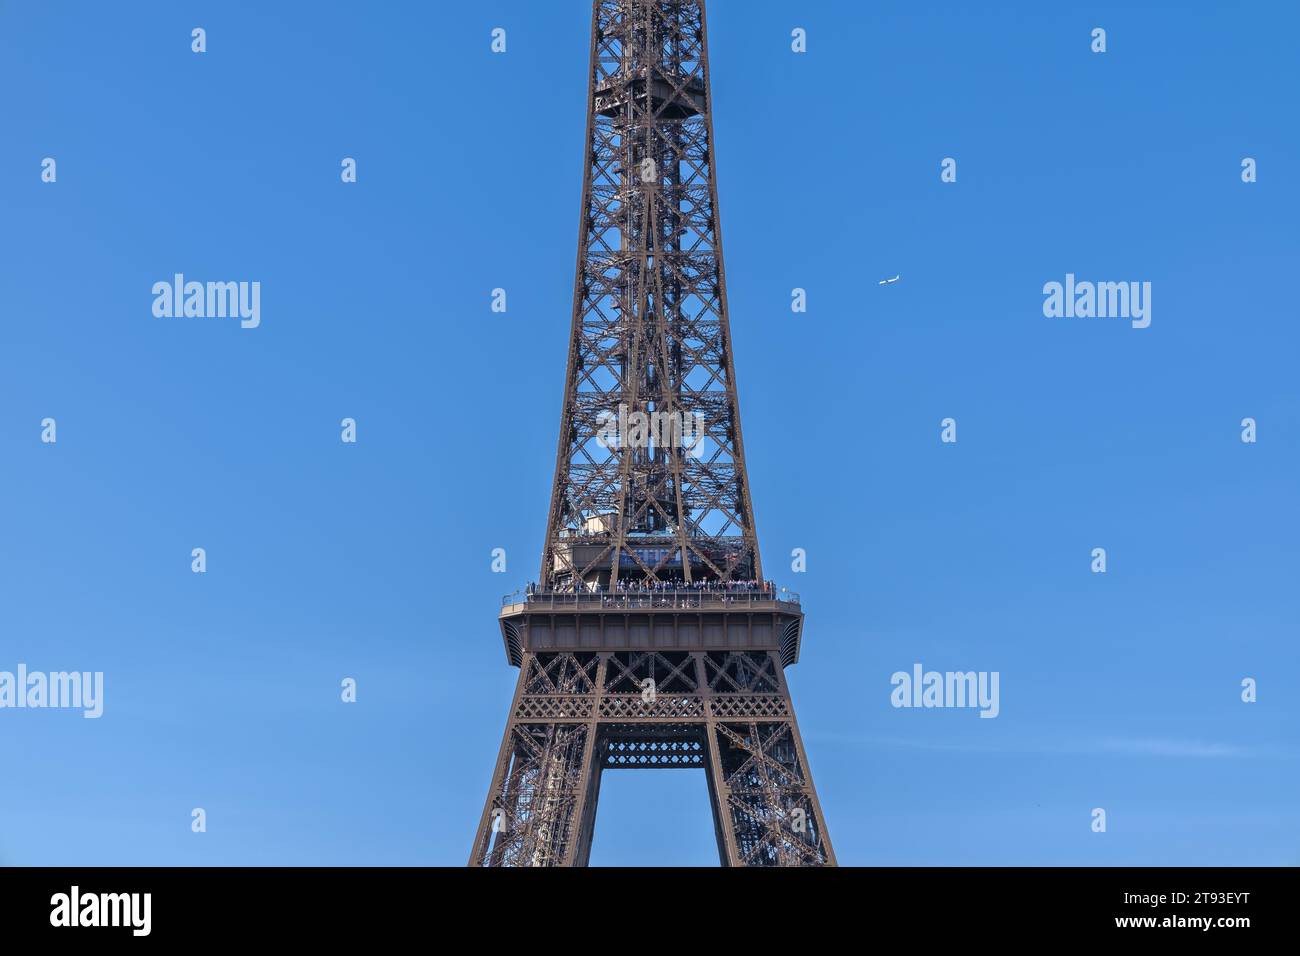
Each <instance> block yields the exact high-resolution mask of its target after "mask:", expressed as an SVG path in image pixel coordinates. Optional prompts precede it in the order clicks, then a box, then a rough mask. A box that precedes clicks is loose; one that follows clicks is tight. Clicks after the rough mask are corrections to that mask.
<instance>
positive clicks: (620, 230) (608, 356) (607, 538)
mask: <svg viewBox="0 0 1300 956" xmlns="http://www.w3.org/2000/svg"><path fill="white" fill-rule="evenodd" d="M593 20H594V23H593V40H592V60H591V92H590V100H589V104H588V106H589V112H588V124H587V157H588V161H589V163H588V169H587V171H586V177H585V181H584V188H583V198H582V208H583V213H582V227H581V229H580V236H579V250H578V267H577V277H576V282H575V288H574V310H573V326H572V333H571V343H570V355H569V363H568V372H567V376H566V384H565V395H564V404H563V411H562V414H561V423H560V438H559V448H558V452H557V461H556V473H555V482H554V487H553V491H552V500H551V512H550V517H549V521H548V528H547V538H546V546H545V550H544V552H543V558H542V571H541V580H542V582H543V584H544V585H546V586H561V587H563V586H569V585H573V584H574V583H575V582H576V581H583V582H592V581H595V580H597V579H598V577H599V579H600V580H601V581H602V583H609V581H610V580H611V579H617V578H619V577H622V578H625V579H626V578H629V577H632V578H638V579H649V580H654V579H659V578H662V577H664V576H667V575H669V574H670V573H671V574H672V575H674V576H682V577H684V578H686V579H687V580H691V579H694V578H700V577H704V578H715V579H722V580H729V579H746V578H756V577H760V576H761V568H760V560H759V554H758V543H757V535H756V532H755V528H754V521H753V511H752V507H751V504H750V495H749V485H748V480H747V477H746V473H745V459H744V450H743V443H742V440H741V429H740V415H739V410H738V407H737V398H736V384H735V377H734V371H733V363H732V357H731V342H730V331H729V326H728V320H727V309H726V281H725V272H724V268H723V259H722V244H721V234H720V231H719V222H718V209H717V192H716V188H715V183H714V179H713V161H712V147H711V139H712V120H711V117H710V112H709V80H708V56H707V49H706V42H705V24H704V10H703V4H702V3H701V2H699V0H597V2H596V3H595V4H594V17H593ZM621 411H623V412H626V414H627V415H628V416H629V421H635V420H634V419H631V416H632V415H633V413H636V412H640V413H644V414H645V415H646V416H647V417H650V416H654V415H658V416H659V418H658V419H657V421H658V422H659V423H660V424H661V425H662V426H663V427H660V428H658V432H659V434H658V435H657V436H656V435H655V434H654V429H652V430H651V433H650V435H649V436H643V440H642V441H640V442H638V440H637V439H638V436H637V434H636V432H635V430H634V428H635V426H633V427H632V428H630V429H626V430H621V431H620V432H619V433H618V440H617V442H613V443H611V442H610V441H609V440H608V437H609V434H610V432H609V429H610V421H611V419H610V416H619V415H620V412H621ZM665 416H666V417H665ZM652 420H654V419H652ZM673 423H678V424H680V425H681V426H683V428H682V430H680V431H674V430H673V428H674V427H677V426H676V425H675V424H673ZM670 426H671V427H670ZM697 427H698V434H692V433H693V432H694V431H695V429H696V428H697ZM602 430H603V433H604V434H605V436H606V440H605V441H604V443H603V444H602V440H601V435H602ZM692 442H693V444H692ZM688 446H691V447H688ZM583 546H587V547H583ZM682 555H686V558H685V560H683V558H682Z"/></svg>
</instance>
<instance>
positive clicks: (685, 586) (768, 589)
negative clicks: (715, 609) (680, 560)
mask: <svg viewBox="0 0 1300 956" xmlns="http://www.w3.org/2000/svg"><path fill="white" fill-rule="evenodd" d="M552 591H553V593H555V594H573V593H574V587H573V585H572V584H571V583H565V584H557V585H556V586H555V588H553V589H552ZM665 591H688V592H702V593H707V594H736V593H741V592H743V593H749V592H757V593H761V594H771V593H774V592H775V591H776V585H775V584H774V583H772V582H771V581H758V580H752V579H751V580H746V581H716V580H711V579H710V580H695V581H686V580H685V579H683V578H666V579H663V580H659V581H648V580H646V579H644V578H619V579H618V583H617V584H616V585H615V586H614V587H613V588H609V587H606V586H602V585H597V586H595V587H583V588H582V589H581V593H583V594H657V593H661V592H665ZM528 593H529V594H536V593H538V589H537V585H536V584H530V585H528Z"/></svg>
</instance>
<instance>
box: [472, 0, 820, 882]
mask: <svg viewBox="0 0 1300 956" xmlns="http://www.w3.org/2000/svg"><path fill="white" fill-rule="evenodd" d="M704 6H705V5H704V2H703V0H595V2H594V3H593V5H592V26H591V61H590V62H591V68H590V72H589V85H588V90H587V140H586V145H587V148H586V154H585V155H586V160H587V162H586V169H585V170H584V175H583V185H582V211H581V223H580V227H579V231H578V263H577V275H576V277H575V280H574V291H573V323H572V331H571V335H570V346H569V358H568V369H567V371H566V373H565V386H564V403H563V407H562V409H561V413H560V434H559V444H558V448H557V451H556V462H555V481H554V485H553V487H552V492H551V507H550V514H549V517H548V520H547V528H546V541H545V545H544V547H543V550H542V564H541V572H540V575H539V578H538V582H537V583H536V584H535V585H530V586H529V587H528V588H527V590H526V591H525V592H523V593H521V594H516V595H512V596H508V597H507V598H506V599H505V600H504V601H503V606H502V609H501V614H500V625H501V634H502V638H503V640H504V644H505V652H506V658H507V659H508V660H509V662H510V663H511V664H512V665H514V666H516V667H518V668H519V682H518V685H517V686H516V689H515V695H514V699H513V701H512V702H511V704H510V713H509V717H508V720H507V724H506V730H505V735H504V738H503V740H502V742H501V750H500V753H499V755H498V758H497V763H496V769H495V772H494V773H493V776H492V783H491V787H490V789H489V791H488V796H487V801H486V804H485V806H484V808H483V816H482V819H481V820H480V822H479V828H478V833H477V836H476V838H475V840H474V848H473V850H472V851H471V854H470V865H471V866H585V865H586V864H587V860H588V857H589V855H590V851H591V841H592V834H593V831H594V829H595V820H596V802H597V799H598V797H599V794H600V779H601V775H602V774H603V773H604V772H605V771H606V770H624V769H636V770H648V769H658V768H669V769H671V768H680V767H687V768H690V767H698V768H703V769H704V770H705V771H706V777H707V779H708V786H709V798H710V802H711V804H712V809H713V822H714V830H715V832H716V835H717V841H718V855H719V857H720V859H721V862H722V864H723V865H724V866H833V865H834V864H835V854H834V851H833V850H832V849H831V844H830V839H829V837H828V836H827V833H826V823H825V820H824V818H823V816H822V811H821V806H820V804H819V802H818V799H817V793H816V790H815V789H814V788H813V781H812V774H811V772H810V770H809V767H808V757H807V754H806V753H805V752H804V747H803V741H802V740H801V738H800V736H799V728H798V725H797V723H796V721H795V715H794V707H793V704H792V703H791V700H790V692H789V689H788V687H787V685H786V681H785V674H784V669H785V668H786V667H788V666H789V665H791V664H793V663H795V662H796V661H797V660H798V658H799V647H800V639H801V637H802V632H803V611H802V609H801V606H800V602H799V597H798V595H796V594H793V593H791V592H789V591H786V590H785V589H784V588H777V587H776V586H775V585H773V584H770V583H768V582H766V581H764V579H763V572H762V564H761V561H760V556H759V550H758V536H757V532H756V530H755V527H754V511H753V507H752V505H751V503H750V492H749V481H748V478H747V476H746V473H745V453H744V443H743V441H742V440H741V430H740V409H739V404H738V402H737V398H736V376H735V365H734V363H733V361H732V354H731V331H730V326H729V324H728V320H727V286H726V272H725V270H724V268H723V261H722V230H721V226H720V223H719V219H718V193H717V182H716V180H715V176H714V171H715V165H714V164H715V159H714V156H715V154H714V148H713V115H712V104H711V98H710V93H709V60H708V41H707V35H706V32H705V10H704ZM633 862H634V861H633Z"/></svg>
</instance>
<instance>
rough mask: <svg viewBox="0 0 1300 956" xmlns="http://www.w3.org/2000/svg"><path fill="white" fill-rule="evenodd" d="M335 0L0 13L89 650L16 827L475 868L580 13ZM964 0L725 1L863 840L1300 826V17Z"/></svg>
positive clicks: (1273, 831) (47, 475) (543, 389)
mask: <svg viewBox="0 0 1300 956" xmlns="http://www.w3.org/2000/svg"><path fill="white" fill-rule="evenodd" d="M333 6H337V5H316V4H306V3H298V4H267V3H253V2H242V3H190V4H184V5H178V4H174V3H164V2H151V3H134V4H129V5H125V6H123V5H120V4H113V5H105V4H98V3H80V4H73V3H58V4H53V3H36V2H16V0H7V2H4V3H3V4H0V302H3V314H2V315H0V509H2V511H0V670H13V669H15V668H16V666H17V665H18V664H19V663H20V662H22V663H25V664H26V665H27V666H28V667H29V668H31V669H34V670H37V669H39V670H70V669H76V670H90V671H96V670H101V671H103V672H104V673H105V681H106V691H105V696H106V700H105V713H104V716H103V717H102V718H101V719H99V720H83V719H82V718H81V717H80V716H79V714H78V713H75V712H69V711H56V710H45V711H33V710H23V711H17V710H2V711H0V767H3V768H5V769H4V771H3V773H2V774H0V778H2V779H3V780H4V783H3V785H0V863H16V864H153V863H157V864H237V863H252V864H272V863H285V864H326V863H329V864H348V863H362V864H455V865H460V864H463V863H464V861H465V859H466V858H467V855H468V851H469V847H470V843H471V839H472V835H473V830H474V827H475V825H476V823H477V821H478V817H479V813H480V812H481V809H482V801H483V798H484V794H485V790H486V787H487V783H488V779H489V775H490V773H491V769H492V763H493V761H494V759H495V756H496V752H497V747H498V744H499V741H500V734H501V731H502V727H503V725H504V721H505V717H506V709H507V705H508V702H509V696H510V693H511V690H512V688H513V685H514V681H515V678H516V672H515V671H514V670H513V669H512V668H510V667H508V666H507V664H506V662H505V659H504V655H503V652H502V649H501V639H500V636H499V632H498V629H497V624H496V620H495V616H496V613H497V610H498V607H499V599H500V596H501V595H502V594H504V593H506V592H508V591H511V590H513V589H514V588H516V587H518V586H520V585H522V584H523V583H524V582H526V581H528V580H531V579H533V578H534V577H535V576H536V573H537V560H538V555H539V553H540V548H541V538H542V532H543V522H544V516H545V510H546V505H547V494H548V490H549V486H550V480H551V467H552V463H553V460H554V448H555V431H556V425H557V414H558V403H559V399H560V390H561V385H562V377H563V363H564V357H565V353H566V336H567V333H568V323H569V315H570V307H571V302H570V296H571V290H572V281H573V262H574V241H575V229H576V221H577V211H578V210H577V206H578V200H579V189H580V185H581V177H582V135H583V123H584V103H583V100H584V96H585V93H586V70H587V64H586V56H587V46H588V34H587V31H588V26H589V20H590V6H589V4H587V3H585V2H581V0H565V2H554V3H545V4H540V3H526V2H522V0H519V2H484V3H475V4H443V3H438V4H414V3H410V4H400V5H398V4H391V5H390V4H356V5H348V6H347V7H346V8H339V9H332V8H331V7H333ZM975 6H976V5H972V4H964V3H948V4H942V5H936V4H920V3H903V2H899V3H870V4H866V3H856V2H854V3H849V2H843V3H832V2H825V3H817V4H803V3H794V2H775V0H772V2H752V0H747V2H744V3H741V2H739V0H714V2H713V3H712V4H711V8H712V9H711V11H710V14H711V16H710V39H711V41H712V44H711V51H710V53H711V60H712V67H713V86H714V90H713V91H714V102H715V115H716V121H715V122H716V138H717V142H716V150H717V165H718V171H719V174H720V194H721V196H720V198H721V210H722V216H723V226H724V233H725V248H726V256H727V267H728V270H727V271H728V278H729V283H730V286H729V291H730V299H731V308H732V312H731V322H732V329H733V332H734V338H735V353H736V362H737V376H738V382H739V387H740V397H741V407H742V412H743V419H744V425H745V438H746V446H747V453H748V458H749V474H750V479H751V482H752V487H753V496H754V503H755V508H756V511H757V522H758V529H759V537H760V542H761V544H762V546H763V552H764V558H765V562H766V570H767V572H768V574H769V575H770V576H772V577H775V578H777V579H778V580H779V581H780V582H781V583H783V584H786V585H788V586H791V587H794V588H795V589H797V590H798V591H800V592H801V593H802V595H803V598H804V604H805V610H806V613H807V626H806V630H805V638H804V645H803V659H802V661H801V662H800V663H799V664H798V665H797V666H795V667H793V668H791V669H790V671H789V672H788V674H789V677H790V681H791V684H792V688H793V692H794V696H795V701H796V704H797V706H798V713H799V717H800V722H801V727H802V730H803V733H804V738H805V743H806V745H807V748H808V751H809V754H810V756H811V761H812V769H813V771H814V774H815V778H816V783H817V786H818V789H819V791H820V794H821V799H822V803H823V807H824V809H825V812H826V816H827V822H828V825H829V830H830V835H831V837H832V839H833V841H834V844H835V848H836V851H837V853H838V856H839V859H840V861H841V862H842V863H856V864H1065V863H1077V864H1148V863H1149V864H1296V863H1300V799H1298V797H1300V763H1298V753H1297V749H1298V745H1297V739H1296V738H1297V727H1300V719H1298V718H1300V705H1298V704H1297V702H1296V696H1295V691H1296V688H1297V686H1300V655H1298V653H1297V641H1296V638H1297V619H1298V614H1297V612H1298V611H1300V587H1297V583H1296V581H1297V540H1298V537H1300V508H1298V507H1297V500H1298V499H1297V474H1298V470H1300V469H1298V466H1300V453H1298V452H1297V449H1298V448H1300V414H1298V411H1300V409H1298V403H1297V381H1298V379H1297V375H1296V355H1297V345H1298V344H1300V335H1297V332H1296V322H1297V319H1298V318H1300V316H1298V315H1297V303H1296V297H1295V276H1296V267H1297V261H1298V254H1300V233H1298V232H1297V229H1296V223H1297V221H1298V216H1297V212H1298V211H1300V203H1298V202H1297V200H1298V199H1300V193H1298V186H1297V183H1298V182H1300V172H1298V170H1300V166H1298V163H1300V134H1298V133H1297V125H1296V123H1295V119H1294V116H1295V113H1294V107H1295V103H1294V97H1295V92H1296V90H1297V89H1300V82H1298V81H1300V75H1298V74H1300V66H1298V65H1297V64H1298V62H1300V61H1298V60H1297V57H1296V52H1295V36H1296V33H1297V28H1298V27H1300V15H1297V12H1296V7H1295V5H1294V4H1290V3H1280V2H1279V3H1274V4H1266V3H1248V4H1240V5H1232V6H1229V5H1218V4H1208V3H1207V4H1181V3H1178V4H1176V3H1122V4H1086V5H1085V4H1040V3H1029V2H1026V3H1021V4H993V5H991V6H992V7H993V8H992V9H986V10H981V11H977V10H975V9H974V7H975ZM980 6H983V5H980ZM1220 6H1222V7H1223V9H1216V10H1214V11H1211V9H1210V8H1211V7H1215V8H1218V7H1220ZM1048 7H1050V8H1051V10H1050V11H1049V10H1048V9H1046V8H1048ZM1067 7H1072V8H1073V10H1067V9H1065V8H1067ZM1189 7H1190V8H1192V9H1189ZM195 26H202V27H205V28H206V30H207V37H208V52H207V53H205V54H203V55H196V54H193V53H191V51H190V30H191V28H192V27H195ZM497 26H500V27H504V28H505V29H506V30H507V43H508V52H507V53H506V54H505V55H493V54H492V53H490V51H489V39H490V38H489V32H490V30H491V29H492V28H493V27H497ZM796 26H800V27H804V28H805V29H807V31H808V52H807V53H806V54H804V55H795V54H793V53H792V52H791V51H790V46H789V44H790V31H791V29H792V28H794V27H796ZM1096 26H1101V27H1104V28H1105V29H1106V30H1107V33H1108V36H1107V44H1108V51H1107V52H1106V53H1105V54H1101V55H1098V54H1093V53H1091V52H1090V50H1089V44H1090V36H1089V34H1090V31H1091V30H1092V28H1093V27H1096ZM47 156H50V157H54V158H55V159H56V160H57V162H58V181H57V182H56V183H54V184H43V183H42V182H41V181H40V162H41V160H42V159H43V158H44V157H47ZM345 156H350V157H354V158H356V160H357V162H358V174H359V181H358V182H357V183H356V184H355V185H344V184H342V183H341V182H340V179H339V169H340V166H339V164H340V160H341V159H342V158H343V157H345ZM1246 156H1249V157H1254V158H1255V159H1256V160H1257V162H1258V178H1259V181H1258V182H1257V183H1254V184H1250V185H1247V184H1243V183H1242V182H1241V179H1240V163H1241V160H1242V158H1243V157H1246ZM944 157H953V158H955V159H956V160H957V161H958V181H957V182H956V183H955V184H943V183H941V182H940V180H939V164H940V161H941V160H942V159H943V158H944ZM176 272H183V273H185V274H186V275H187V276H189V277H191V278H197V279H201V280H208V279H212V280H241V279H242V280H250V281H251V280H257V281H260V282H261V283H262V303H261V308H262V321H261V326H260V328H257V329H252V330H242V329H240V328H239V327H238V326H237V324H235V323H233V322H231V321H228V320H225V321H223V320H205V319H156V318H154V317H153V315H152V313H151V304H152V296H151V293H150V287H151V286H152V284H153V283H154V282H156V281H159V280H167V279H169V278H170V277H171V276H172V275H173V273H176ZM1067 272H1073V273H1075V274H1076V275H1078V276H1079V277H1080V278H1081V279H1086V278H1091V279H1096V280H1116V281H1118V280H1139V281H1150V282H1151V283H1152V285H1153V296H1152V297H1153V302H1152V305H1153V314H1152V320H1153V321H1152V324H1151V327H1150V328H1148V329H1145V330H1135V329H1132V328H1130V327H1129V325H1128V323H1127V322H1124V321H1121V320H1103V319H1063V318H1062V319H1048V318H1045V317H1044V316H1043V313H1042V302H1043V295H1042V291H1041V290H1042V286H1043V284H1044V283H1045V282H1049V281H1053V280H1055V281H1061V280H1063V278H1064V276H1065V274H1066V273H1067ZM895 273H901V274H902V277H903V278H902V280H901V281H900V282H898V283H896V284H894V285H890V286H884V287H881V286H878V285H877V280H878V279H880V278H883V277H885V276H889V275H893V274H895ZM494 287H504V288H505V289H506V290H507V292H508V312H507V313H506V314H504V315H500V314H494V313H492V312H491V311H490V310H489V300H490V292H491V290H492V289H493V288H494ZM794 287H802V288H805V289H807V290H808V303H809V307H808V312H807V313H806V314H801V315H796V314H792V312H791V311H790V305H789V304H790V290H791V289H792V288H794ZM47 416H50V417H54V418H56V419H57V422H58V442H57V444H56V445H46V444H42V443H41V442H40V421H41V419H42V418H45V417H47ZM346 416H351V417H354V418H355V419H356V420H357V422H358V428H359V440H358V443H357V444H356V445H344V444H343V443H341V442H340V440H339V422H340V420H341V419H342V418H344V417H346ZM949 416H951V417H953V418H955V419H956V420H957V422H958V429H959V431H958V438H959V440H958V443H957V444H956V445H943V444H941V443H940V441H939V422H940V420H941V419H942V418H945V417H949ZM1247 416H1250V417H1254V418H1255V419H1256V420H1257V422H1258V435H1259V440H1258V442H1257V443H1256V444H1253V445H1248V444H1243V443H1242V442H1241V441H1240V438H1239V435H1240V431H1241V428H1240V425H1239V422H1240V421H1241V419H1242V418H1243V417H1247ZM195 547H204V548H206V549H207V554H208V571H207V573H206V574H204V575H196V574H193V573H191V571H190V560H191V559H190V551H191V549H192V548H195ZM497 547H502V548H505V549H506V551H507V555H508V562H509V564H508V568H509V570H508V572H507V573H506V574H494V573H492V572H491V570H490V557H491V551H492V549H493V548H497ZM796 547H802V548H804V549H806V551H807V554H808V570H807V573H805V574H800V575H796V574H792V573H791V572H790V571H789V560H790V559H789V555H790V552H791V549H793V548H796ZM1095 547H1104V548H1106V549H1107V552H1108V571H1107V573H1106V574H1104V575H1099V574H1092V573H1090V571H1089V563H1090V552H1091V550H1092V549H1093V548H1095ZM915 662H921V663H923V664H924V665H925V667H927V668H932V669H938V670H988V671H993V670H996V671H999V672H1000V674H1001V714H1000V716H999V717H998V718H997V719H995V720H981V719H978V718H977V717H976V715H975V713H974V712H973V711H969V710H965V711H962V710H896V709H894V708H892V707H891V706H890V703H889V693H890V690H891V687H890V684H889V677H890V675H891V674H892V673H893V672H894V671H896V670H907V669H910V667H911V666H912V664H913V663H915ZM345 676H352V677H355V678H356V679H357V681H358V685H359V690H358V696H359V700H358V703H356V704H355V705H344V704H342V703H341V702H340V701H339V682H340V680H341V679H342V678H343V677H345ZM1247 676H1249V677H1254V678H1256V679H1257V680H1258V686H1259V701H1258V702H1257V703H1255V704H1244V703H1242V702H1241V701H1240V699H1239V694H1240V682H1241V680H1242V678H1243V677H1247ZM602 797H603V801H602V807H601V812H600V816H599V818H598V823H597V830H596V837H595V847H594V851H593V862H598V863H631V864H635V863H668V862H678V863H699V864H709V863H713V862H716V851H715V849H714V845H713V842H712V825H711V822H710V820H709V815H708V808H707V799H706V793H705V787H704V780H703V777H702V776H701V775H700V774H699V772H695V771H691V772H686V771H681V772H676V773H675V774H674V773H660V774H654V773H642V774H639V775H638V774H635V773H633V772H630V771H625V772H623V773H621V774H620V773H612V774H608V775H606V779H605V782H604V785H603V790H602ZM194 807H203V808H205V809H206V811H207V814H208V832H207V833H205V834H201V835H198V834H193V833H191V832H190V811H191V808H194ZM1094 807H1103V808H1105V809H1106V811H1107V814H1108V830H1107V832H1106V833H1105V834H1096V833H1093V832H1091V829H1090V826H1089V824H1090V811H1091V810H1092V808H1094Z"/></svg>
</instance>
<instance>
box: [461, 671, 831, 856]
mask: <svg viewBox="0 0 1300 956" xmlns="http://www.w3.org/2000/svg"><path fill="white" fill-rule="evenodd" d="M602 658H603V660H602ZM519 679H520V685H521V686H520V691H519V694H518V695H517V707H516V711H515V713H514V717H513V719H512V720H511V722H510V726H509V727H508V729H507V732H506V735H507V745H506V746H505V747H504V748H503V756H502V762H501V765H500V766H499V767H498V771H497V775H496V776H495V777H494V784H493V792H492V793H491V794H490V796H489V801H488V812H487V813H486V814H485V819H484V822H483V827H484V829H483V830H482V831H481V832H480V835H479V839H478V841H477V842H476V844H475V847H476V849H475V856H474V857H473V859H472V861H471V862H473V863H476V864H478V865H486V866H562V865H573V864H575V863H584V862H585V859H586V853H587V851H588V850H589V848H590V838H591V833H592V830H593V829H594V821H595V812H596V800H597V796H598V793H599V789H600V788H599V775H600V773H601V771H602V770H603V769H615V768H674V767H694V768H703V769H704V770H705V771H706V773H708V774H709V777H710V786H709V792H710V795H711V799H712V801H713V810H714V819H715V822H716V823H717V825H718V828H719V851H720V853H722V854H723V856H724V859H725V860H726V862H728V863H731V864H732V865H738V866H820V865H828V864H830V863H832V862H833V857H832V855H831V853H830V849H829V845H828V843H827V841H826V839H825V837H824V827H823V824H822V821H821V818H820V810H819V808H818V806H817V802H816V797H815V795H814V791H813V785H812V781H811V779H810V778H809V777H808V774H807V772H806V768H805V766H804V764H803V758H802V745H801V744H800V742H799V739H798V729H797V727H796V725H795V723H794V720H793V710H792V708H791V707H790V700H789V696H788V691H787V689H786V688H785V685H784V683H783V681H782V680H781V677H780V671H779V668H778V665H777V663H776V658H775V656H774V654H772V653H769V652H764V651H730V652H720V651H717V652H685V651H649V650H647V651H619V652H614V653H606V654H603V655H598V654H596V653H580V652H577V653H570V652H565V653H540V654H528V655H527V657H526V659H525V662H524V666H523V668H522V670H521V673H520V678H519ZM647 679H650V680H652V681H653V682H654V686H655V694H654V695H653V696H652V697H651V695H647V694H646V692H645V688H646V684H645V681H646V680H647ZM647 698H650V699H647ZM710 742H712V749H711V748H710ZM724 830H725V831H727V832H725V833H724Z"/></svg>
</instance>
